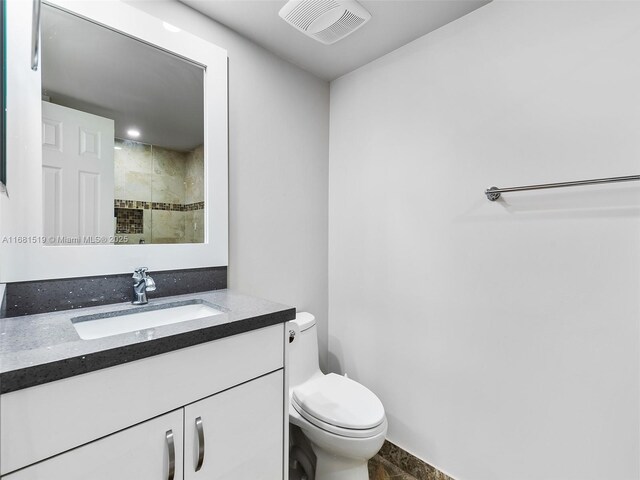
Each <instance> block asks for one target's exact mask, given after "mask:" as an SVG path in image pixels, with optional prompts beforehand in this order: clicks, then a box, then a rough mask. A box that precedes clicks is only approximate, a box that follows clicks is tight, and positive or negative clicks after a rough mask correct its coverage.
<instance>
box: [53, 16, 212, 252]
mask: <svg viewBox="0 0 640 480" xmlns="http://www.w3.org/2000/svg"><path fill="white" fill-rule="evenodd" d="M42 143H43V147H42V148H43V152H42V153H43V155H42V175H43V177H42V179H43V205H44V213H43V216H44V218H43V225H44V235H45V237H46V238H47V242H48V243H50V244H58V245H62V244H96V243H114V244H128V245H131V244H140V243H203V242H204V239H205V234H204V232H205V225H204V223H205V220H204V219H205V216H204V208H205V202H204V198H205V197H204V194H205V185H204V156H205V151H204V69H203V68H201V67H200V66H199V65H195V64H194V63H191V62H189V61H187V60H185V59H183V58H181V57H178V56H175V55H172V54H170V53H168V52H166V51H164V50H161V49H158V48H155V47H153V46H151V45H149V44H147V43H143V42H141V41H138V40H136V39H134V38H131V37H129V36H127V35H123V34H121V33H118V32H115V31H113V30H111V29H108V28H106V27H103V26H100V25H97V24H95V23H93V22H90V21H88V20H85V19H83V18H80V17H77V16H75V15H72V14H70V13H67V12H65V11H62V10H60V9H58V8H55V7H52V6H49V5H43V8H42Z"/></svg>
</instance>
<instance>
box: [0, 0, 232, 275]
mask: <svg viewBox="0 0 640 480" xmlns="http://www.w3.org/2000/svg"><path fill="white" fill-rule="evenodd" d="M45 3H46V4H48V5H50V6H53V7H56V8H59V9H62V10H65V11H67V12H69V13H71V14H74V15H76V16H79V17H83V18H85V19H87V20H90V21H92V22H94V23H97V24H100V25H102V26H105V27H107V28H110V29H112V30H115V31H117V32H119V33H123V34H125V35H128V36H130V37H132V38H135V39H137V40H140V41H143V42H146V43H148V44H150V45H152V46H154V47H156V48H160V49H163V50H165V51H167V52H169V53H172V54H174V55H178V56H181V57H183V58H185V59H187V60H189V61H191V62H193V63H196V64H199V65H201V66H203V67H204V68H205V72H204V75H205V78H204V86H205V94H204V99H205V100H204V101H205V108H204V110H205V119H204V125H205V142H204V150H205V162H204V163H205V172H204V174H205V179H206V182H205V183H206V184H205V242H204V243H202V244H158V245H154V244H143V245H112V244H109V245H58V246H53V245H45V244H43V243H42V241H43V238H42V225H43V220H42V214H43V208H42V126H41V122H42V107H41V95H42V94H41V74H40V71H39V70H38V71H33V70H32V69H31V64H30V58H31V31H30V29H28V28H24V26H25V25H31V24H32V9H33V7H32V3H31V2H27V1H10V2H6V4H7V12H6V13H7V18H6V20H7V27H8V28H7V40H8V45H7V46H8V48H7V63H8V65H11V68H9V69H8V72H7V86H8V89H9V91H10V92H11V98H10V99H9V105H10V108H9V110H8V112H7V130H8V132H7V170H8V172H7V173H8V175H9V176H10V177H11V178H12V182H11V188H9V190H8V196H7V197H4V198H0V283H6V282H19V281H28V280H42V279H51V278H70V277H83V276H94V275H105V274H116V273H126V272H132V271H133V269H134V268H136V267H139V266H142V265H144V266H146V267H149V270H150V271H154V270H155V271H160V270H174V269H186V268H199V267H218V266H226V265H227V264H228V228H229V227H228V224H229V219H228V114H227V108H228V100H227V87H228V86H227V78H228V75H227V64H228V62H227V51H226V50H224V49H222V48H220V47H218V46H216V45H214V44H211V43H209V42H207V41H205V40H204V39H202V38H200V37H197V36H195V35H192V34H190V33H188V32H185V31H182V30H181V31H179V32H172V31H169V30H167V29H166V28H164V27H163V23H164V22H163V20H162V19H159V18H156V17H154V16H152V15H149V14H147V13H146V12H143V11H141V10H138V9H137V8H135V7H134V6H131V5H128V4H126V3H124V2H122V1H120V0H106V1H100V2H93V1H91V2H87V1H86V0H85V1H78V0H47V1H46V2H45Z"/></svg>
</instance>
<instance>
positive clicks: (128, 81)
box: [41, 5, 204, 150]
mask: <svg viewBox="0 0 640 480" xmlns="http://www.w3.org/2000/svg"><path fill="white" fill-rule="evenodd" d="M41 35H42V37H41V38H42V68H41V70H42V88H43V91H44V93H45V94H47V95H49V96H50V97H51V101H52V102H53V103H57V104H59V105H63V106H66V107H69V108H74V109H76V110H82V111H84V112H88V113H92V114H94V115H99V116H101V117H106V118H111V119H113V120H114V121H115V135H116V137H118V138H123V139H126V138H130V137H129V136H128V135H127V130H128V129H130V128H136V129H138V130H139V131H140V132H141V136H140V137H139V138H136V140H137V141H141V142H143V143H149V144H152V145H157V146H162V147H166V148H173V149H176V150H191V149H193V148H195V147H197V146H199V145H202V143H203V142H204V73H203V69H202V68H201V67H198V66H196V65H194V64H191V63H189V62H187V61H185V60H183V59H181V58H179V57H177V56H174V55H170V54H168V53H166V52H165V51H163V50H160V49H158V48H155V47H152V46H150V45H148V44H146V43H142V42H140V41H138V40H135V39H133V38H130V37H128V36H126V35H123V34H120V33H117V32H114V31H113V30H109V29H108V28H105V27H102V26H99V25H96V24H94V23H92V22H90V21H87V20H84V19H82V18H79V17H76V16H74V15H71V14H69V13H67V12H63V11H61V10H58V9H57V8H54V7H51V6H48V5H43V8H42V33H41Z"/></svg>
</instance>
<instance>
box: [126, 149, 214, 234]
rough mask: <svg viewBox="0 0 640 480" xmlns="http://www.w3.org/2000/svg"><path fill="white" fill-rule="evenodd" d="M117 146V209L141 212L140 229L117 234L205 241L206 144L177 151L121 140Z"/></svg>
mask: <svg viewBox="0 0 640 480" xmlns="http://www.w3.org/2000/svg"><path fill="white" fill-rule="evenodd" d="M115 146H116V150H115V156H114V163H115V199H116V202H115V203H116V207H117V208H119V209H122V208H132V209H140V210H142V233H132V231H131V233H123V234H122V233H118V236H120V237H126V239H127V243H129V244H132V243H133V244H135V243H140V240H144V242H145V243H202V242H203V241H204V208H203V207H204V204H203V202H204V148H203V147H202V146H199V147H197V148H195V149H194V150H192V151H190V152H179V151H175V150H169V149H167V148H162V147H157V146H155V145H147V144H144V143H139V142H133V141H130V140H120V139H116V142H115ZM121 217H122V215H121ZM137 230H138V229H136V231H137Z"/></svg>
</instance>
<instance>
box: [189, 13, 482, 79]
mask: <svg viewBox="0 0 640 480" xmlns="http://www.w3.org/2000/svg"><path fill="white" fill-rule="evenodd" d="M180 1H181V2H182V3H185V4H187V5H189V6H191V7H193V8H194V9H196V10H198V11H200V12H202V13H204V14H205V15H207V16H209V17H211V18H213V19H214V20H216V21H218V22H220V23H222V24H224V25H226V26H228V27H229V28H231V29H233V30H235V31H236V32H238V33H240V34H241V35H243V36H245V37H247V38H249V39H251V40H253V41H254V42H255V43H257V44H259V45H262V46H263V47H265V48H266V49H267V50H270V51H272V52H273V53H275V54H276V55H278V56H280V57H282V58H284V59H286V60H288V61H290V62H292V63H294V64H296V65H298V66H300V67H302V68H303V69H305V70H307V71H309V72H311V73H313V74H314V75H316V76H317V77H320V78H323V79H326V80H333V79H335V78H338V77H340V76H342V75H344V74H345V73H348V72H350V71H352V70H354V69H356V68H358V67H360V66H362V65H364V64H366V63H369V62H370V61H372V60H375V59H376V58H379V57H381V56H382V55H384V54H386V53H389V52H391V51H392V50H395V49H396V48H398V47H401V46H402V45H405V44H407V43H409V42H410V41H412V40H415V39H416V38H418V37H421V36H422V35H425V34H427V33H429V32H431V31H433V30H435V29H437V28H440V27H441V26H443V25H445V24H447V23H449V22H452V21H453V20H456V19H458V18H460V17H462V16H464V15H466V14H467V13H469V12H472V11H473V10H475V9H477V8H479V7H481V6H483V5H486V4H487V3H489V2H490V1H491V0H360V3H361V4H362V5H363V6H364V7H365V8H366V9H367V10H368V11H369V12H370V13H371V16H372V18H371V20H370V21H369V22H368V23H367V24H365V25H364V26H363V27H361V28H360V29H358V30H357V31H355V32H354V33H353V34H351V35H350V36H348V37H346V38H345V39H343V40H340V41H339V42H337V43H335V44H333V45H323V44H321V43H319V42H317V41H315V40H313V39H311V38H309V37H307V36H305V35H304V34H302V33H301V32H298V31H297V30H295V29H294V28H293V27H292V26H290V25H289V24H287V23H286V22H285V21H284V20H282V19H281V18H280V17H279V16H278V11H279V10H280V8H282V6H283V5H284V4H285V3H286V0H180Z"/></svg>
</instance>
